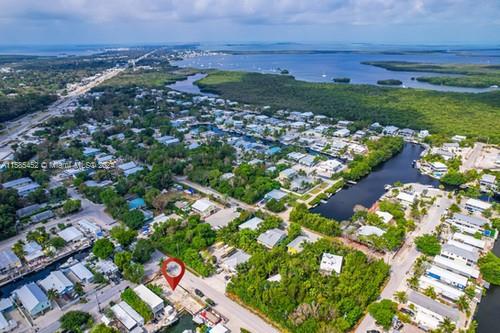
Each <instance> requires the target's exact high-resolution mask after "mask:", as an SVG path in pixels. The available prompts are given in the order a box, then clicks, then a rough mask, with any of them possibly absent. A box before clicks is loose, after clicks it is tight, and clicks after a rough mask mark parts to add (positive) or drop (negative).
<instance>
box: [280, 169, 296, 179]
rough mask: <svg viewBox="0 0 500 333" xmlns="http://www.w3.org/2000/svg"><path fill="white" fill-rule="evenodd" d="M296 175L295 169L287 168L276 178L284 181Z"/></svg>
mask: <svg viewBox="0 0 500 333" xmlns="http://www.w3.org/2000/svg"><path fill="white" fill-rule="evenodd" d="M297 175H298V173H297V170H295V169H292V168H288V169H285V170H283V171H281V172H280V173H279V176H278V179H279V180H280V182H284V181H286V180H292V179H293V178H295V177H296V176H297Z"/></svg>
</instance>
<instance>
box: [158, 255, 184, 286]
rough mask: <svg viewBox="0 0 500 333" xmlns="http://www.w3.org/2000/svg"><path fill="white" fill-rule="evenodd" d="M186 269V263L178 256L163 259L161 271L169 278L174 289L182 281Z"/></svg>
mask: <svg viewBox="0 0 500 333" xmlns="http://www.w3.org/2000/svg"><path fill="white" fill-rule="evenodd" d="M185 270H186V267H185V266H184V263H183V262H182V261H181V260H180V259H177V258H168V259H166V260H163V263H162V265H161V273H162V274H163V276H164V277H165V279H166V280H167V282H168V284H169V285H170V288H172V290H175V288H176V287H177V285H178V284H179V282H181V279H182V277H183V276H184V271H185Z"/></svg>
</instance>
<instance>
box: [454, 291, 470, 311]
mask: <svg viewBox="0 0 500 333" xmlns="http://www.w3.org/2000/svg"><path fill="white" fill-rule="evenodd" d="M456 303H457V306H458V309H459V310H460V311H462V312H465V313H468V312H469V300H468V299H467V296H465V295H462V296H460V297H459V298H458V299H457V302H456Z"/></svg>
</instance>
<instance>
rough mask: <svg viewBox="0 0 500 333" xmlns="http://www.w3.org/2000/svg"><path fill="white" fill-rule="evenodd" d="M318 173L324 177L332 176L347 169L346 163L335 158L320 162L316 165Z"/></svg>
mask: <svg viewBox="0 0 500 333" xmlns="http://www.w3.org/2000/svg"><path fill="white" fill-rule="evenodd" d="M315 169H316V173H317V174H318V175H320V176H322V177H325V178H330V177H331V176H332V175H334V174H335V173H337V172H340V171H342V170H344V169H345V165H344V164H342V163H341V162H340V161H337V160H335V159H330V160H326V161H321V162H319V163H318V164H317V165H316V166H315Z"/></svg>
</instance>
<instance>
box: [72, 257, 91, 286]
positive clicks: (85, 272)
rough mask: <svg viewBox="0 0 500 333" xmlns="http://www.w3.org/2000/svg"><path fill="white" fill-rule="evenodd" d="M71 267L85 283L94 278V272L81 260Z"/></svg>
mask: <svg viewBox="0 0 500 333" xmlns="http://www.w3.org/2000/svg"><path fill="white" fill-rule="evenodd" d="M69 269H70V271H71V272H72V273H73V274H75V276H76V277H77V278H78V280H80V281H81V282H83V283H89V282H92V281H93V280H94V274H92V272H91V271H90V270H89V269H88V268H87V267H85V265H84V264H83V263H81V262H79V263H77V264H76V265H73V266H71V267H70V268H69Z"/></svg>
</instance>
